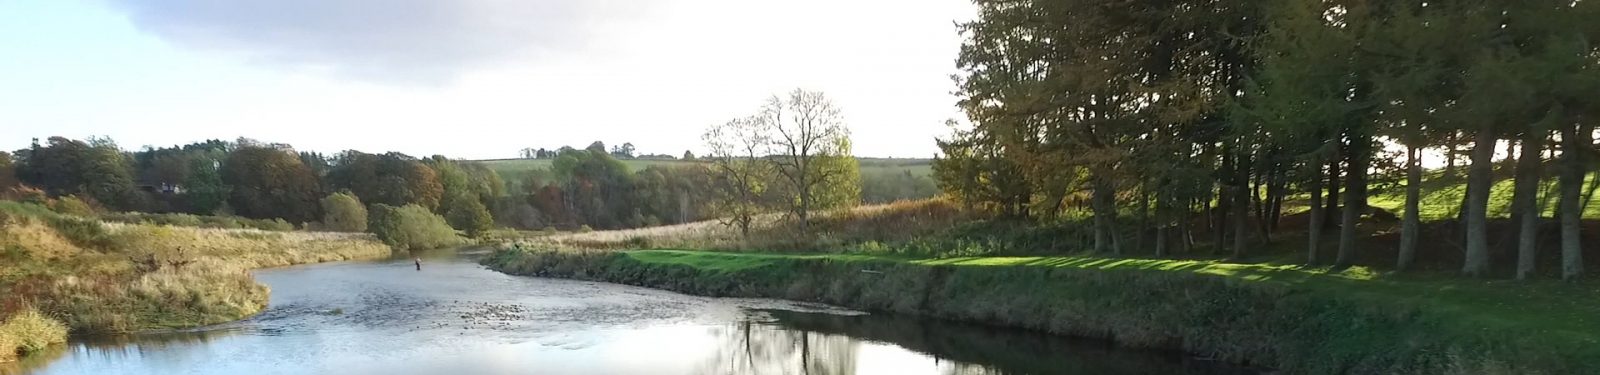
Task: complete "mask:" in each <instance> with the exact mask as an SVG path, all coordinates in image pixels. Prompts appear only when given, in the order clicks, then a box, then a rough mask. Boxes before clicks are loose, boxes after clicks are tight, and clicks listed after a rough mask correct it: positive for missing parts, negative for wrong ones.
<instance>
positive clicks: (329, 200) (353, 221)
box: [322, 193, 367, 232]
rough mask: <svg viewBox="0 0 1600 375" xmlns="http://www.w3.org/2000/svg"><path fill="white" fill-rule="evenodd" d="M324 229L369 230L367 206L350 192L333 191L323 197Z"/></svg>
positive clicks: (336, 230)
mask: <svg viewBox="0 0 1600 375" xmlns="http://www.w3.org/2000/svg"><path fill="white" fill-rule="evenodd" d="M322 212H323V215H322V225H323V229H325V230H329V231H334V232H365V231H367V207H366V206H363V205H361V200H360V199H357V198H356V196H355V195H352V194H349V193H333V194H331V195H328V196H327V197H326V198H322Z"/></svg>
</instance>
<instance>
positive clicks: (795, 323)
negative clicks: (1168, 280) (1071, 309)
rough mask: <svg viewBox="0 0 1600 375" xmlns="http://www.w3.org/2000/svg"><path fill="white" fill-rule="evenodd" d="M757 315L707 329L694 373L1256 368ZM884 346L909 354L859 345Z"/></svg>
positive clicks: (871, 323)
mask: <svg viewBox="0 0 1600 375" xmlns="http://www.w3.org/2000/svg"><path fill="white" fill-rule="evenodd" d="M762 313H764V314H765V315H767V316H768V317H770V319H764V320H760V321H756V322H742V323H737V324H731V325H727V326H722V327H716V328H712V329H711V332H708V334H709V335H710V336H712V337H714V338H715V339H714V341H715V342H717V343H718V345H719V348H718V349H717V351H716V354H715V355H714V356H713V357H711V358H708V359H707V360H706V362H705V363H704V364H703V365H701V366H700V368H699V370H698V371H696V373H704V374H804V375H848V374H856V373H857V371H859V370H861V367H863V366H860V365H862V364H864V363H867V362H872V363H874V364H877V365H880V366H887V367H890V368H889V369H887V370H890V371H892V372H891V373H896V374H914V373H928V374H949V375H987V374H1013V375H1014V374H1195V375H1222V374H1251V373H1256V372H1257V371H1254V370H1252V369H1245V368H1239V367H1234V366H1226V365H1221V364H1217V363H1213V362H1208V361H1200V360H1196V359H1193V358H1190V357H1189V356H1185V355H1182V354H1181V353H1172V352H1153V351H1140V350H1129V349H1124V348H1116V347H1114V346H1112V345H1109V344H1108V343H1105V342H1102V341H1093V340H1081V339H1070V338H1065V337H1059V336H1053V335H1046V334H1040V333H1035V332H1028V331H1022V330H1015V329H998V328H992V327H984V326H977V325H970V324H961V323H954V322H948V321H938V320H929V319H913V318H903V317H894V316H884V315H835V314H818V313H803V312H794V311H781V310H772V311H762ZM885 346H888V347H895V349H897V350H904V351H909V352H910V353H905V354H906V355H893V352H894V351H885V350H865V349H869V348H873V347H885ZM902 348H903V349H902ZM874 369H875V370H877V369H881V368H878V367H875V368H874ZM869 372H876V371H869Z"/></svg>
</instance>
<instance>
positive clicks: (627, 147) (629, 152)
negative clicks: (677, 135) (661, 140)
mask: <svg viewBox="0 0 1600 375" xmlns="http://www.w3.org/2000/svg"><path fill="white" fill-rule="evenodd" d="M571 149H572V146H562V147H560V148H557V149H555V150H549V149H545V148H532V147H529V148H524V149H521V150H518V151H517V157H518V158H522V159H555V158H556V157H559V156H561V153H562V152H566V151H568V150H571ZM584 149H585V150H590V151H593V150H601V151H602V152H607V153H609V154H611V156H612V157H615V158H618V159H651V160H680V157H678V156H673V155H668V154H639V153H638V150H639V149H638V148H637V147H634V145H633V142H624V143H623V144H621V145H616V146H611V148H609V149H608V148H606V143H605V142H601V141H594V143H590V144H589V147H585V148H584ZM606 150H610V151H606ZM681 160H695V157H694V151H692V150H684V151H683V156H682V157H681Z"/></svg>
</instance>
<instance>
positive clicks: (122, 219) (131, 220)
mask: <svg viewBox="0 0 1600 375" xmlns="http://www.w3.org/2000/svg"><path fill="white" fill-rule="evenodd" d="M100 220H103V221H107V222H117V223H128V224H153V225H165V226H174V227H196V228H218V229H259V230H267V231H277V232H287V231H291V230H294V224H290V223H289V222H287V221H284V220H283V219H270V220H269V219H248V218H242V217H238V216H199V215H190V214H152V213H144V212H119V213H111V214H104V215H100Z"/></svg>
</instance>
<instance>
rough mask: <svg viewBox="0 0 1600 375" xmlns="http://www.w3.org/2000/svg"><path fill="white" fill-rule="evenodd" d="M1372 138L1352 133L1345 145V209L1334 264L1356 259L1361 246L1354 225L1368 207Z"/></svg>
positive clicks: (1342, 264) (1345, 265)
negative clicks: (1346, 161) (1368, 173)
mask: <svg viewBox="0 0 1600 375" xmlns="http://www.w3.org/2000/svg"><path fill="white" fill-rule="evenodd" d="M1371 147H1372V140H1371V139H1370V138H1368V137H1367V136H1365V135H1361V136H1357V135H1356V134H1351V137H1350V144H1349V145H1348V148H1349V150H1348V152H1346V153H1345V154H1346V155H1348V158H1349V160H1350V168H1349V170H1347V171H1345V192H1344V198H1345V203H1344V210H1343V211H1342V212H1340V213H1339V214H1340V215H1339V216H1340V218H1341V219H1340V221H1339V255H1338V257H1337V258H1335V259H1334V262H1333V263H1334V266H1335V267H1349V266H1350V265H1351V264H1353V263H1354V262H1355V256H1356V248H1357V247H1359V246H1360V244H1359V243H1357V241H1358V240H1359V238H1358V236H1357V233H1356V232H1357V231H1356V229H1357V228H1356V224H1358V223H1359V221H1360V220H1361V213H1362V212H1363V211H1366V210H1367V163H1368V161H1369V160H1370V159H1371V158H1372V152H1371V150H1370V149H1371Z"/></svg>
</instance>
